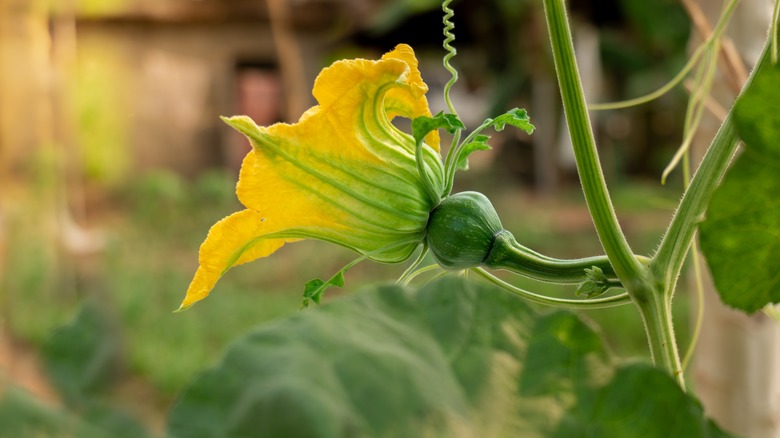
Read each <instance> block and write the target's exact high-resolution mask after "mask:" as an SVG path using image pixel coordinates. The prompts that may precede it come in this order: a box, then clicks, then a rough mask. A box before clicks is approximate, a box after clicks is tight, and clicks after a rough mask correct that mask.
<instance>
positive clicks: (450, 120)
mask: <svg viewBox="0 0 780 438" xmlns="http://www.w3.org/2000/svg"><path fill="white" fill-rule="evenodd" d="M436 129H446V130H447V132H449V133H450V134H454V133H455V131H457V130H459V129H466V127H465V126H463V122H461V121H460V120H459V119H458V116H456V115H455V114H444V112H440V113H439V114H436V115H435V116H433V117H427V116H420V117H417V118H415V119H414V120H412V136H413V137H414V141H415V142H417V143H419V142H421V141H422V139H423V138H425V136H426V135H428V133H429V132H431V131H433V130H436Z"/></svg>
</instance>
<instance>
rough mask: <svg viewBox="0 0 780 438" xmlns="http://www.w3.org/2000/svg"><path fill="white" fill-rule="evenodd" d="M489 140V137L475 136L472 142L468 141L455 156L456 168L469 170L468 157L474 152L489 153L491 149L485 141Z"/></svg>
mask: <svg viewBox="0 0 780 438" xmlns="http://www.w3.org/2000/svg"><path fill="white" fill-rule="evenodd" d="M488 140H490V136H489V135H477V136H475V137H474V140H473V141H470V142H469V143H467V144H465V145H464V146H463V148H462V149H461V150H460V151H458V156H457V160H458V161H457V163H458V164H457V168H458V169H460V170H468V169H469V155H471V154H472V153H474V152H476V151H489V150H491V149H492V148H491V147H490V145H489V144H488V143H487V141H488Z"/></svg>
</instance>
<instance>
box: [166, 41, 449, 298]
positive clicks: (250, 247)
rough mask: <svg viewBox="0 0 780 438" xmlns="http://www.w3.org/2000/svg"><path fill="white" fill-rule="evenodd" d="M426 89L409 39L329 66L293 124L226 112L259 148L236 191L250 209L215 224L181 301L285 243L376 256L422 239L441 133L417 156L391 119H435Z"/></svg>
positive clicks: (396, 254)
mask: <svg viewBox="0 0 780 438" xmlns="http://www.w3.org/2000/svg"><path fill="white" fill-rule="evenodd" d="M427 91H428V87H427V86H426V85H425V83H424V82H423V80H422V77H421V75H420V72H419V70H418V67H417V59H416V58H415V55H414V52H413V51H412V49H411V47H409V46H407V45H404V44H401V45H398V46H397V47H396V48H395V49H394V50H392V51H391V52H389V53H387V54H385V55H384V56H382V58H381V59H380V60H378V61H370V60H364V59H353V60H343V61H337V62H336V63H334V64H333V65H331V66H330V67H328V68H326V69H324V70H323V71H322V72H321V73H320V74H319V76H318V77H317V79H316V81H315V83H314V90H313V94H314V97H315V98H316V99H317V102H318V105H317V106H314V107H312V108H310V109H309V110H308V111H306V112H305V113H304V114H303V115H302V116H301V118H300V120H298V122H297V123H295V124H285V123H278V124H274V125H271V126H268V127H260V126H257V125H256V124H255V123H254V122H253V121H252V120H251V119H249V118H248V117H246V116H237V117H231V118H223V120H224V121H225V122H226V123H227V124H228V125H230V126H232V127H233V128H235V129H236V130H238V131H239V132H241V133H242V134H244V135H245V136H246V137H247V138H248V139H249V142H250V143H251V145H252V150H251V151H250V152H249V153H248V154H247V156H246V158H245V159H244V162H243V164H242V166H241V172H240V175H239V180H238V185H237V188H236V193H237V195H238V198H239V200H240V201H241V203H242V204H243V205H244V206H245V207H246V209H245V210H242V211H239V212H237V213H234V214H232V215H230V216H228V217H226V218H224V219H222V220H221V221H219V222H217V223H216V224H215V225H214V226H213V227H212V228H211V230H210V231H209V233H208V236H207V237H206V240H205V241H204V242H203V244H202V245H201V247H200V255H199V264H200V266H199V267H198V270H197V271H196V273H195V276H194V278H193V280H192V282H191V283H190V286H189V288H188V290H187V294H186V296H185V298H184V301H183V302H182V304H181V307H180V309H184V308H187V307H189V306H191V305H193V304H194V303H196V302H197V301H200V300H202V299H203V298H205V297H206V296H208V295H209V293H210V292H211V290H212V289H213V288H214V286H215V284H216V283H217V281H218V280H219V278H220V277H221V276H222V275H223V274H224V273H225V272H226V271H227V270H228V269H230V268H231V267H233V266H236V265H239V264H242V263H247V262H250V261H253V260H256V259H259V258H262V257H266V256H268V255H270V254H272V253H273V252H274V251H276V250H277V249H279V248H280V247H281V246H283V245H284V244H285V243H287V242H294V241H297V240H301V239H319V240H324V241H328V242H332V243H335V244H338V245H341V246H344V247H346V248H349V249H351V250H354V251H356V252H358V253H360V254H362V255H364V256H366V257H367V258H369V259H372V260H376V261H380V262H387V263H398V262H403V261H405V260H407V259H408V258H409V257H410V256H411V255H412V253H413V252H414V250H415V249H416V248H417V247H418V246H419V245H420V244H421V243H422V241H423V240H424V239H425V235H426V224H427V222H428V218H429V214H430V212H431V210H432V209H433V208H434V207H436V204H437V203H438V202H439V199H431V198H432V197H431V194H430V191H431V190H430V189H433V191H434V192H436V193H442V192H443V191H444V189H445V169H444V165H443V163H442V159H441V155H440V153H439V137H438V134H437V132H436V131H435V130H433V131H431V132H430V133H428V134H427V135H426V136H425V141H424V143H423V144H422V149H421V150H419V153H420V156H419V158H420V162H419V163H418V149H417V144H416V142H415V139H414V138H413V137H412V136H411V135H409V134H407V133H404V132H402V131H401V130H399V129H398V128H396V127H395V126H394V125H393V124H392V123H391V121H392V120H393V118H394V117H399V116H400V117H405V118H409V119H415V118H418V117H429V116H431V112H430V109H429V107H428V101H427V99H426V98H425V93H426V92H427ZM420 169H422V172H421V171H420ZM421 173H423V174H424V175H423V174H421ZM426 180H427V181H426ZM426 184H427V185H428V186H429V187H428V189H426ZM431 185H432V187H430V186H431Z"/></svg>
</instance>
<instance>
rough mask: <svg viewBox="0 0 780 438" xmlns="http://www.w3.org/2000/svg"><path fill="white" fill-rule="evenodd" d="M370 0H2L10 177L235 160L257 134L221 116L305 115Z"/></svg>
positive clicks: (103, 173) (1, 70) (1, 162)
mask: <svg viewBox="0 0 780 438" xmlns="http://www.w3.org/2000/svg"><path fill="white" fill-rule="evenodd" d="M372 3H373V2H362V1H349V0H269V1H264V0H164V1H162V0H56V1H52V2H47V1H43V0H0V128H1V129H0V174H3V169H5V170H6V172H5V173H7V172H8V171H11V170H14V169H15V170H16V171H18V170H19V169H24V168H26V167H28V166H29V165H30V161H31V160H32V161H36V160H38V158H40V157H37V156H39V155H41V156H44V157H52V156H54V157H55V158H54V159H55V160H59V161H65V162H66V165H65V167H67V168H69V169H70V170H69V171H70V172H73V173H77V174H80V175H85V176H86V177H87V178H88V179H94V180H97V181H102V182H107V183H109V184H110V183H112V182H117V183H119V182H123V181H126V179H127V178H128V177H129V176H130V175H132V173H134V172H136V171H138V170H139V169H150V168H151V169H154V168H166V169H171V170H175V171H178V172H181V173H183V174H185V175H193V174H195V173H197V172H199V171H200V170H203V169H204V168H207V167H213V166H219V165H227V166H231V167H237V166H238V165H239V164H240V159H241V157H243V155H244V154H245V152H246V150H247V145H246V142H245V141H244V140H243V139H242V138H239V137H238V136H234V135H233V133H232V132H231V130H229V129H227V127H225V126H224V125H223V124H222V123H221V122H220V121H219V115H233V114H237V113H241V114H248V115H250V116H252V117H253V118H254V119H255V120H256V121H257V122H258V123H259V124H270V123H273V122H276V121H280V120H290V119H292V120H293V121H294V119H295V118H297V116H298V115H300V113H301V112H302V111H303V110H305V109H306V108H308V106H310V104H311V103H312V100H311V99H312V98H311V82H312V81H313V79H314V77H315V76H316V73H317V72H318V71H319V70H320V68H321V66H322V64H323V62H324V61H323V57H324V56H323V53H324V49H325V48H326V47H327V46H328V44H329V42H330V41H332V40H333V39H334V38H335V37H337V36H338V35H343V33H344V32H345V31H348V29H350V28H352V27H354V26H356V20H358V21H359V20H360V17H362V16H364V15H363V13H365V12H367V11H368V10H369V9H370V7H371V4H372ZM74 167H76V169H75V170H74V169H73V168H74Z"/></svg>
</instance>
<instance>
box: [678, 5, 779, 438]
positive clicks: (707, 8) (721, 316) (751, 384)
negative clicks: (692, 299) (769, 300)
mask: <svg viewBox="0 0 780 438" xmlns="http://www.w3.org/2000/svg"><path fill="white" fill-rule="evenodd" d="M685 3H688V4H687V6H688V8H689V10H691V11H693V13H692V14H691V15H692V17H693V18H694V21H695V22H696V21H698V26H697V27H698V29H699V32H698V36H697V37H694V38H693V39H692V43H694V44H698V42H700V41H701V35H702V33H704V32H706V30H703V29H702V28H703V22H702V19H704V18H706V20H707V21H709V23H714V22H715V20H717V17H718V14H719V12H720V10H721V8H722V3H723V2H722V1H720V0H699V3H700V7H701V11H702V12H703V13H702V14H698V13H697V12H696V5H695V4H693V3H695V0H686V1H685ZM771 3H772V2H771V1H768V0H750V1H745V2H743V3H742V4H741V5H740V7H739V8H738V9H737V11H736V13H735V15H734V17H733V19H732V23H731V25H730V26H729V29H728V36H729V37H730V38H731V40H732V41H733V42H734V46H735V47H736V49H735V50H732V55H733V56H735V57H737V56H736V54H737V53H738V54H739V55H740V56H739V57H741V58H742V61H744V62H745V63H747V64H748V65H749V66H752V65H753V64H754V63H755V62H756V60H757V58H758V55H759V54H760V52H761V49H762V47H763V44H764V39H765V37H766V29H767V27H768V25H769V24H768V23H769V17H770V16H771ZM694 32H696V30H694ZM692 45H693V44H692ZM725 49H726V50H724V51H723V52H722V54H721V61H724V60H725V59H726V58H728V55H726V53H728V50H729V48H728V47H725ZM729 64H731V65H729ZM735 64H738V63H737V62H731V63H729V62H725V67H726V68H723V67H724V63H723V62H722V63H721V69H720V71H721V72H722V73H719V76H717V77H716V81H715V82H714V84H713V90H712V94H713V98H714V99H715V100H716V101H717V102H718V103H719V104H720V106H723V107H724V108H728V107H729V106H730V103H731V102H732V101H733V99H734V96H735V95H736V93H737V92H738V88H739V87H740V86H741V83H742V82H743V81H744V79H745V78H744V73H742V72H740V69H739V66H738V65H737V66H736V67H737V68H734V67H735ZM716 106H717V105H716ZM722 111H723V112H724V113H725V110H722ZM714 112H719V110H717V109H716V110H715V111H714ZM719 125H720V120H718V119H717V117H715V116H714V115H713V112H710V113H708V114H705V117H704V118H703V120H702V127H701V129H700V133H699V134H698V135H697V138H696V140H695V142H694V144H693V146H692V147H693V152H694V153H693V158H694V159H693V162H694V163H698V162H699V160H700V159H701V157H702V155H703V154H704V151H705V150H706V147H707V146H708V145H709V143H710V141H711V139H712V137H713V136H714V135H715V131H716V130H717V128H718V126H719ZM702 264H704V262H703V261H702ZM704 268H705V269H703V272H704V274H703V277H704V282H703V283H704V290H705V293H704V319H703V325H702V332H701V338H700V340H699V343H698V347H697V352H696V356H695V360H694V364H693V370H692V376H693V381H694V391H695V392H696V394H697V395H698V397H699V398H700V399H701V401H702V403H703V404H704V407H705V410H706V412H707V415H709V416H711V417H712V418H714V419H715V421H716V422H717V423H718V424H719V425H720V426H721V427H723V428H724V429H726V430H728V431H730V432H732V433H735V434H738V435H740V436H746V437H750V438H777V437H780V325H778V324H777V322H775V321H774V320H772V319H771V318H769V317H767V316H766V315H765V314H763V313H762V312H757V313H755V314H753V315H746V314H744V313H742V312H739V311H735V310H733V309H730V308H727V307H726V306H724V305H723V304H721V302H720V299H719V297H718V295H717V292H716V291H715V288H714V286H713V284H712V280H711V278H710V275H709V273H708V271H707V269H706V267H704ZM691 271H692V270H691ZM690 283H691V290H694V291H695V281H693V279H692V281H691V282H690ZM695 310H696V309H695V308H694V318H695Z"/></svg>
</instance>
